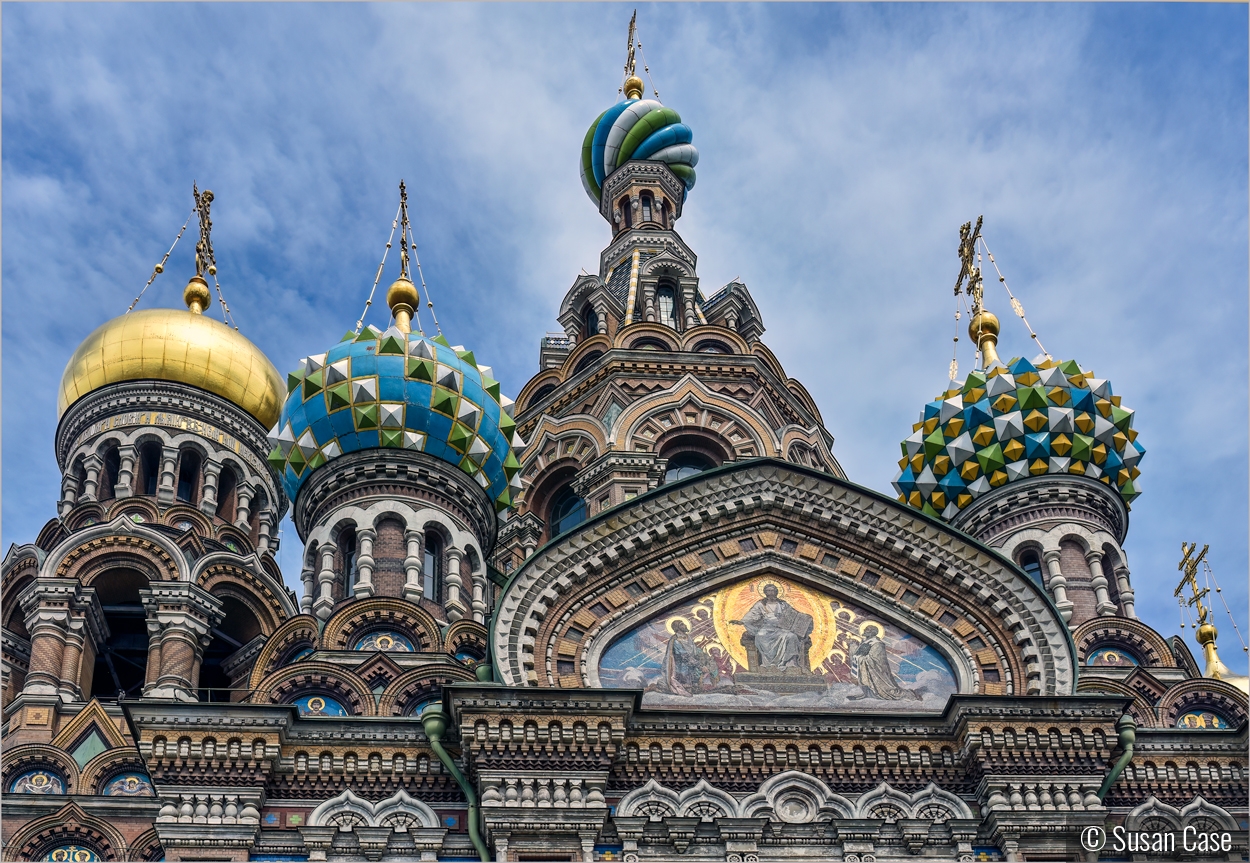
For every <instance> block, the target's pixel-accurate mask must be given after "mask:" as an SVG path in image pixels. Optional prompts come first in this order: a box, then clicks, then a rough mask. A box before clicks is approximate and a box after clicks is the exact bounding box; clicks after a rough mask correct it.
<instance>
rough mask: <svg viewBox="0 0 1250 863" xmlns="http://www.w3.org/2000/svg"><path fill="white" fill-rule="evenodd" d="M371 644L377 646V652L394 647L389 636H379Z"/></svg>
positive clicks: (392, 640)
mask: <svg viewBox="0 0 1250 863" xmlns="http://www.w3.org/2000/svg"><path fill="white" fill-rule="evenodd" d="M373 643H374V644H376V645H377V647H378V649H379V650H389V649H390V648H392V647H394V646H395V639H393V638H391V637H390V636H389V635H379V636H378V637H377V639H376V640H375V641H374V642H373Z"/></svg>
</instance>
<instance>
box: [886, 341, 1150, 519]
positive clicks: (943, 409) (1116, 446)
mask: <svg viewBox="0 0 1250 863" xmlns="http://www.w3.org/2000/svg"><path fill="white" fill-rule="evenodd" d="M912 431H913V434H912V435H911V436H910V437H909V438H907V439H906V440H905V441H903V442H902V444H901V446H902V450H903V457H902V458H901V459H900V460H899V467H900V468H901V470H900V472H899V474H898V476H896V477H895V479H894V489H895V491H897V492H898V495H899V500H901V501H903V502H904V503H907V504H909V505H911V506H913V507H915V508H916V509H919V510H922V511H924V512H925V513H927V514H929V515H932V516H937V517H940V518H943V519H946V520H950V519H952V518H954V517H955V516H956V515H957V514H958V513H959V511H960V510H962V509H964V508H965V507H967V506H968V505H969V504H971V503H972V502H973V501H974V500H976V499H977V498H979V497H980V496H982V495H984V494H987V493H989V492H990V491H992V490H994V489H996V488H1000V487H1002V486H1004V485H1007V484H1008V483H1011V482H1015V481H1018V480H1022V479H1026V478H1028V477H1030V476H1042V475H1045V474H1075V475H1077V476H1084V477H1087V478H1089V479H1093V480H1097V481H1098V482H1101V483H1103V484H1105V485H1107V486H1109V487H1110V488H1112V489H1114V490H1115V492H1116V493H1117V494H1119V496H1120V497H1121V499H1122V500H1123V501H1124V504H1125V506H1128V505H1129V504H1131V503H1132V501H1133V500H1134V499H1135V498H1136V497H1137V496H1138V495H1139V494H1140V493H1141V489H1140V485H1139V484H1138V481H1137V478H1138V475H1139V474H1140V471H1139V470H1138V467H1137V465H1138V463H1139V462H1140V461H1141V458H1142V456H1143V455H1145V452H1146V451H1145V449H1144V448H1143V447H1142V446H1141V444H1139V443H1138V442H1137V432H1136V431H1135V430H1134V429H1133V411H1132V410H1130V409H1129V408H1126V407H1124V406H1123V405H1122V404H1121V402H1120V397H1119V396H1117V395H1114V394H1113V393H1112V392H1111V384H1110V382H1108V381H1106V380H1102V379H1099V378H1096V377H1094V373H1093V372H1091V371H1088V370H1086V369H1082V368H1081V367H1080V366H1079V365H1078V364H1077V363H1076V362H1075V361H1074V360H1067V361H1064V362H1057V361H1054V360H1051V359H1047V358H1044V357H1039V358H1038V360H1037V361H1035V362H1029V361H1028V360H1025V359H1021V358H1016V359H1013V360H1011V361H1010V362H1009V363H1007V364H1006V365H1003V364H1001V363H995V364H993V365H992V366H991V368H989V369H988V370H978V371H974V372H972V373H971V374H970V375H968V377H967V379H966V380H964V381H961V382H954V383H952V385H951V388H950V389H948V390H947V391H946V392H944V393H942V394H941V395H940V396H938V397H937V398H936V399H935V400H934V401H931V402H929V403H928V404H927V405H925V408H924V412H923V413H922V415H921V417H920V421H919V422H917V423H916V424H915V425H914V426H913V427H912Z"/></svg>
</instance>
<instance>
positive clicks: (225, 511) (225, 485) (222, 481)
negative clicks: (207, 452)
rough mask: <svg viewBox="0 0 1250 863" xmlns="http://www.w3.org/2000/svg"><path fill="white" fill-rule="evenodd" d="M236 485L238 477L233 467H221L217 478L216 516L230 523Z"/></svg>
mask: <svg viewBox="0 0 1250 863" xmlns="http://www.w3.org/2000/svg"><path fill="white" fill-rule="evenodd" d="M238 487H239V479H238V477H237V476H236V475H235V472H234V469H233V468H229V467H223V468H222V469H221V475H220V476H219V477H218V478H217V517H218V518H220V519H221V520H222V521H228V522H230V523H231V524H233V523H234V511H235V506H236V504H237V502H238V498H237V495H236V491H237V490H238Z"/></svg>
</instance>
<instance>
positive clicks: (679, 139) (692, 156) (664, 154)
mask: <svg viewBox="0 0 1250 863" xmlns="http://www.w3.org/2000/svg"><path fill="white" fill-rule="evenodd" d="M632 80H636V79H632ZM639 84H641V82H639ZM628 92H629V93H630V95H631V98H627V99H625V100H624V101H621V102H617V103H616V104H615V105H613V106H612V107H611V108H608V109H607V110H606V111H604V112H603V113H602V114H600V115H599V116H598V117H596V118H595V121H594V122H593V123H591V124H590V128H589V129H587V130H586V137H585V139H584V140H583V141H582V187H583V188H585V189H586V194H587V195H589V196H590V199H591V200H592V201H594V202H595V204H596V205H598V204H599V201H600V198H601V196H602V194H603V181H604V180H606V179H607V178H608V177H609V176H611V175H612V172H613V171H615V170H616V169H617V168H619V167H621V166H622V165H624V164H625V163H626V162H629V161H648V162H664V163H665V164H666V165H668V166H669V168H670V169H672V171H673V173H674V174H676V175H677V177H678V178H679V179H680V180H681V181H682V182H683V183H685V185H686V191H689V190H690V189H693V188H694V180H695V173H694V166H695V165H697V164H698V163H699V151H698V150H696V149H695V147H694V144H692V143H690V142H691V140H692V139H693V138H694V132H692V131H691V130H690V127H689V126H687V125H686V124H685V123H683V122H682V121H681V116H680V115H679V114H678V113H677V112H676V111H674V110H673V109H672V108H665V107H664V106H663V105H661V104H660V102H659V100H657V99H643V98H641V94H640V93H639V92H638V91H637V90H629V91H628Z"/></svg>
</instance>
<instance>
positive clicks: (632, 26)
mask: <svg viewBox="0 0 1250 863" xmlns="http://www.w3.org/2000/svg"><path fill="white" fill-rule="evenodd" d="M637 34H638V10H637V9H635V10H634V14H633V15H631V16H630V18H629V45H628V46H626V53H625V85H624V88H623V89H624V91H625V98H626V99H641V98H642V94H643V91H644V90H645V89H646V87H645V85H644V84H643V83H642V79H641V78H639V77H638V76H637V75H636V74H634V70H635V69H636V68H637V63H636V61H635V59H634V44H635V42H636V40H637Z"/></svg>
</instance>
